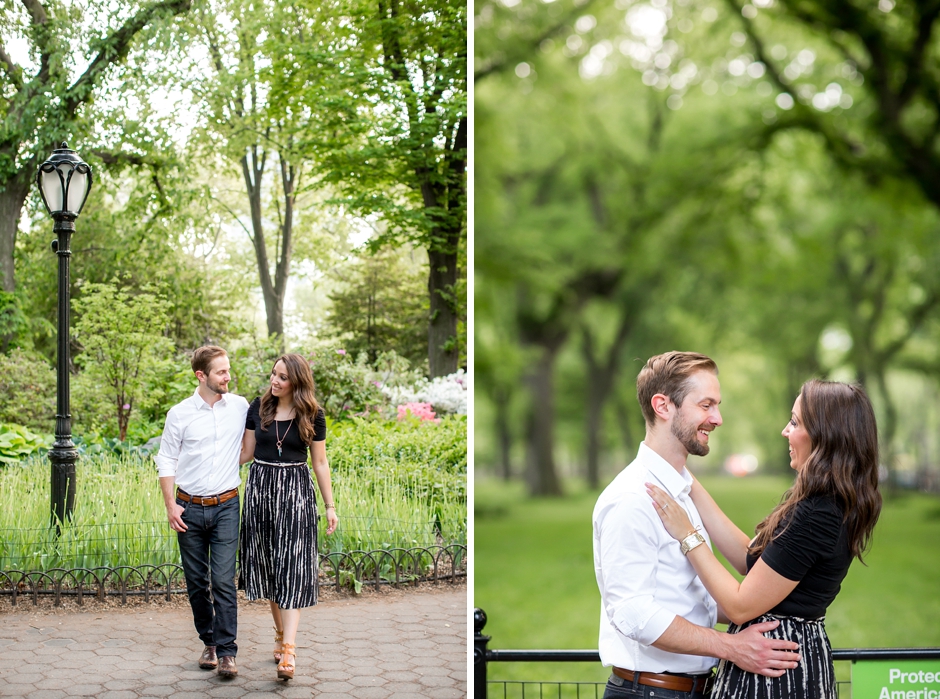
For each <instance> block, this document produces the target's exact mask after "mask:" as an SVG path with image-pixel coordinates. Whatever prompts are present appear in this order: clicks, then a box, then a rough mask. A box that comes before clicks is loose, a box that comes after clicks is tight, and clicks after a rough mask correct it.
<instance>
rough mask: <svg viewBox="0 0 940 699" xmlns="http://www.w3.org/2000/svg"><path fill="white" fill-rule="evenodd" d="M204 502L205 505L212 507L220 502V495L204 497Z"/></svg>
mask: <svg viewBox="0 0 940 699" xmlns="http://www.w3.org/2000/svg"><path fill="white" fill-rule="evenodd" d="M202 504H203V505H205V506H206V507H212V506H214V505H218V504H219V496H218V495H213V496H212V497H209V498H203V499H202Z"/></svg>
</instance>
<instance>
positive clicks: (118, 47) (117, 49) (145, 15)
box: [23, 0, 192, 114]
mask: <svg viewBox="0 0 940 699" xmlns="http://www.w3.org/2000/svg"><path fill="white" fill-rule="evenodd" d="M23 2H24V3H31V2H35V0H23ZM191 7H192V0H162V2H157V3H154V4H151V5H148V6H146V7H144V8H142V9H141V10H140V11H139V12H138V13H137V14H136V15H134V16H133V17H131V18H130V19H128V20H127V21H126V22H124V24H123V25H122V26H121V27H120V28H119V29H117V30H115V31H114V32H113V33H112V34H111V35H110V36H109V37H107V38H106V39H105V40H104V41H103V42H102V47H101V50H100V51H99V52H98V55H97V56H95V58H94V60H92V62H91V65H89V66H88V68H87V69H86V70H85V72H84V73H82V74H81V76H79V78H78V80H76V81H75V83H74V84H73V85H72V86H71V87H70V88H69V89H68V90H67V91H66V94H65V97H64V99H63V100H62V104H63V105H64V107H65V110H66V113H67V114H72V113H74V112H75V110H76V109H77V108H78V105H80V104H83V103H85V102H87V101H88V100H89V99H90V98H91V90H92V88H93V87H94V86H95V85H96V84H97V83H98V81H99V80H101V78H102V76H103V75H104V72H105V71H106V70H107V69H108V68H109V67H110V66H111V65H112V64H114V63H117V62H118V61H121V60H123V59H124V58H125V57H126V56H127V52H128V50H130V45H131V41H133V39H134V37H135V36H136V35H137V34H138V33H139V32H140V31H141V30H142V29H143V28H144V27H146V26H147V25H148V24H149V23H150V22H151V21H152V20H153V19H154V18H156V17H158V16H161V15H171V16H172V15H178V14H183V13H185V12H188V11H189V10H190V8H191Z"/></svg>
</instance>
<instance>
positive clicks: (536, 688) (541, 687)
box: [473, 608, 940, 699]
mask: <svg viewBox="0 0 940 699" xmlns="http://www.w3.org/2000/svg"><path fill="white" fill-rule="evenodd" d="M485 626H486V613H485V612H484V611H483V610H482V609H479V608H476V609H474V610H473V697H474V699H488V697H493V699H496V698H497V697H502V698H503V699H508V698H509V697H516V696H519V697H522V698H523V699H524V698H525V697H533V698H535V697H539V698H540V699H545V698H547V697H558V698H559V699H561V698H562V697H574V698H575V699H589V698H590V697H594V698H595V699H600V697H602V696H603V694H604V685H605V682H546V681H533V682H520V681H505V680H497V681H493V680H488V678H487V666H488V664H489V663H495V662H503V663H512V662H516V663H522V662H550V663H600V662H601V658H600V654H599V653H598V651H596V650H490V649H489V648H488V647H487V646H488V644H489V641H490V637H489V636H486V635H484V634H483V629H484V627H485ZM832 659H833V661H836V662H840V661H841V662H845V661H850V662H857V661H862V660H938V659H940V648H835V649H833V651H832ZM838 684H839V687H838V689H839V697H840V699H847V698H848V697H850V696H851V694H850V692H851V687H850V683H849V682H840V683H838ZM527 689H528V692H527ZM493 690H495V691H493Z"/></svg>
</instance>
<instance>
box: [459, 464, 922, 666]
mask: <svg viewBox="0 0 940 699" xmlns="http://www.w3.org/2000/svg"><path fill="white" fill-rule="evenodd" d="M702 482H703V483H704V484H705V486H706V487H707V488H708V489H709V491H710V492H711V493H712V495H713V496H714V497H715V499H716V500H717V501H718V502H719V504H721V505H722V506H723V507H724V508H725V511H726V512H727V513H728V514H729V516H730V517H731V518H732V519H733V520H734V521H735V522H736V523H737V524H738V526H740V527H741V528H742V529H743V530H744V531H748V532H750V531H753V528H754V525H755V524H756V523H757V522H758V521H759V520H760V519H762V518H763V516H764V515H766V514H767V512H769V511H770V510H771V509H772V508H773V506H774V504H775V503H776V502H777V501H778V499H779V497H780V495H781V494H782V493H783V492H784V491H785V490H786V488H787V487H788V486H789V483H790V481H789V480H787V479H785V478H769V477H761V478H749V479H732V478H722V477H713V478H703V479H702ZM567 486H568V492H569V493H570V495H569V496H567V497H565V498H539V499H532V498H528V497H526V496H525V493H524V490H523V487H522V486H521V485H520V484H517V483H513V484H509V485H506V484H504V483H502V482H498V481H493V480H478V481H477V482H476V483H475V485H474V502H475V503H476V506H475V512H474V606H476V607H480V608H482V609H483V610H484V611H485V612H486V613H487V617H488V621H487V625H486V629H485V633H486V634H487V635H489V636H491V637H492V640H491V641H490V644H489V647H490V648H491V649H507V650H508V649H523V648H538V649H547V648H568V649H596V648H597V631H598V624H599V621H600V597H599V594H598V592H597V584H596V582H595V580H594V569H593V555H592V551H591V513H592V510H593V508H594V502H595V501H596V499H597V496H598V494H599V493H598V492H588V491H586V490H585V489H584V488H583V487H581V488H579V486H578V485H577V484H567ZM866 563H867V564H868V566H867V567H866V566H863V565H861V564H859V563H858V562H857V561H856V562H855V563H853V565H852V568H851V569H850V571H849V575H848V577H847V578H846V581H845V583H844V584H843V589H842V592H841V593H840V595H839V596H838V597H837V598H836V601H835V602H834V603H833V604H832V606H831V607H830V608H829V612H828V614H827V619H826V627H827V631H828V633H829V637H830V640H831V641H832V645H833V647H834V648H855V647H910V646H940V595H938V594H937V589H938V588H937V581H938V580H940V499H938V498H937V497H935V496H929V495H924V494H920V493H909V494H905V495H902V496H900V497H898V498H895V499H892V500H890V501H887V502H886V504H885V508H884V511H883V513H882V516H881V520H880V522H879V524H878V526H877V528H876V529H875V543H874V546H873V548H872V550H871V552H870V554H869V555H868V556H867V557H866ZM838 673H839V675H840V679H847V668H838ZM844 673H845V676H843V674H844ZM607 675H608V673H607V672H605V671H604V670H603V669H602V668H601V667H600V666H599V665H596V664H591V663H588V664H585V663H556V664H552V663H543V664H535V663H527V664H522V663H494V664H492V665H491V666H490V668H489V677H490V679H507V680H522V679H529V680H531V679H541V680H570V681H598V682H602V681H604V680H606V678H607Z"/></svg>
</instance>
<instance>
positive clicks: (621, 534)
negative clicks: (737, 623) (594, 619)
mask: <svg viewBox="0 0 940 699" xmlns="http://www.w3.org/2000/svg"><path fill="white" fill-rule="evenodd" d="M647 482H649V483H655V484H656V485H658V486H660V487H661V488H663V490H665V491H666V492H668V493H669V494H670V495H672V497H673V498H675V499H676V501H677V502H678V503H679V504H680V505H681V506H682V507H683V508H685V510H686V512H688V513H689V518H690V519H691V521H692V525H693V526H695V527H697V528H699V531H700V532H701V534H702V535H703V536H704V537H705V539H706V541H707V542H708V545H709V546H711V541H710V540H708V533H707V532H706V531H705V528H704V527H703V526H702V520H701V517H700V516H699V513H698V510H697V509H696V508H695V505H694V504H693V503H692V499H691V498H690V497H689V492H690V490H691V487H692V476H691V475H690V474H689V472H688V471H687V470H685V469H684V468H683V471H682V473H681V474H679V473H678V472H677V471H676V470H675V469H674V468H673V467H672V466H671V465H670V464H669V463H668V462H666V461H665V459H663V458H662V457H661V456H659V454H657V453H656V452H654V451H653V450H652V449H650V448H649V447H647V446H646V444H645V443H641V444H640V449H639V452H638V453H637V457H636V459H635V460H634V461H633V463H631V464H630V465H629V466H628V467H627V468H625V469H624V470H623V471H621V472H620V474H619V475H617V477H616V478H614V480H613V481H612V482H611V483H610V485H608V486H607V488H606V489H605V490H604V492H603V493H601V496H600V497H599V498H598V500H597V504H596V505H595V507H594V574H595V576H596V577H597V587H598V589H599V590H600V593H601V619H600V640H599V643H598V647H599V650H600V656H601V661H602V662H603V664H604V665H605V666H610V665H613V666H616V667H620V668H624V669H626V670H635V671H639V672H682V673H693V674H697V673H704V672H708V671H709V669H711V668H712V667H713V666H714V665H715V664H716V662H717V661H716V660H715V659H713V658H705V657H701V656H696V655H680V654H677V653H668V652H666V651H662V650H659V649H658V648H654V647H653V646H652V645H651V644H652V643H653V642H654V641H656V639H658V638H659V637H660V636H661V635H662V634H663V632H664V631H665V630H666V629H667V628H668V627H669V625H670V624H671V623H672V621H673V619H675V617H676V616H681V617H683V618H684V619H685V620H686V621H689V622H691V623H693V624H697V625H699V626H704V627H709V628H710V627H712V626H714V625H715V622H716V621H717V610H718V608H717V605H716V604H715V601H714V600H713V599H712V597H711V595H709V594H708V591H707V590H706V589H705V587H704V585H702V583H701V581H700V580H699V578H698V576H697V575H696V574H695V569H694V568H693V567H692V564H691V563H690V562H689V561H688V559H686V557H685V556H683V555H682V552H681V551H680V550H679V542H678V541H676V540H675V539H673V538H672V537H671V536H669V533H668V532H667V531H666V528H665V527H664V526H663V523H662V520H661V519H660V518H659V515H658V514H657V513H656V511H655V510H654V508H653V502H652V499H651V498H650V496H649V495H648V494H647V492H646V486H645V483H647Z"/></svg>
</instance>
